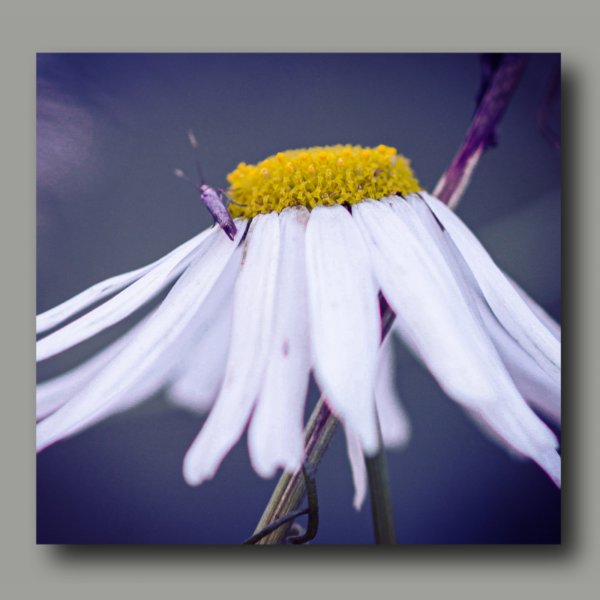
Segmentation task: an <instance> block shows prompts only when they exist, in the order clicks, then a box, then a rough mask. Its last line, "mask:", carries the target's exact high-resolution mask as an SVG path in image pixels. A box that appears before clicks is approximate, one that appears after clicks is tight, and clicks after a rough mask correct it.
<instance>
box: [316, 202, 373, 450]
mask: <svg viewBox="0 0 600 600" xmlns="http://www.w3.org/2000/svg"><path fill="white" fill-rule="evenodd" d="M306 268H307V275H308V295H309V310H310V313H309V314H310V336H311V346H312V355H313V362H314V371H315V378H316V380H317V383H318V384H319V387H320V388H321V391H322V392H323V393H324V394H325V396H326V398H327V403H328V404H329V406H330V407H331V409H332V411H333V412H334V413H335V415H336V416H337V417H338V418H339V419H340V420H341V421H342V422H343V423H344V425H348V426H350V427H351V428H352V430H353V431H355V432H356V435H358V437H359V439H360V441H361V444H362V448H363V451H364V452H365V454H367V455H373V454H375V453H376V452H377V449H378V445H379V441H378V435H377V424H376V423H377V422H376V420H375V403H374V397H373V383H374V380H375V368H376V361H377V350H378V348H379V341H380V337H381V320H380V317H379V308H378V304H377V290H376V288H375V285H374V281H373V275H372V272H371V264H370V260H369V255H368V252H367V249H366V247H365V244H364V242H363V241H362V239H361V235H360V232H359V231H358V229H357V227H356V224H355V223H354V220H353V218H352V217H351V216H350V214H349V212H348V211H347V210H346V209H345V208H343V207H342V206H339V205H335V206H322V205H319V206H317V207H315V208H314V209H313V210H312V212H311V215H310V220H309V222H308V226H307V228H306Z"/></svg>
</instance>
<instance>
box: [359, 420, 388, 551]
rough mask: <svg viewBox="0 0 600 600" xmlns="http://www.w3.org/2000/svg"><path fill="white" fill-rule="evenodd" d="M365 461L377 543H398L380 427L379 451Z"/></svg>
mask: <svg viewBox="0 0 600 600" xmlns="http://www.w3.org/2000/svg"><path fill="white" fill-rule="evenodd" d="M377 428H378V429H379V421H378V422H377ZM365 463H366V465H367V474H368V476H369V492H370V495H371V512H372V514H373V528H374V530H375V543H376V544H396V523H395V521H394V507H393V505H392V491H391V488H390V474H389V471H388V466H387V458H386V456H385V447H384V445H383V442H382V439H381V430H380V429H379V452H378V453H377V454H376V455H375V456H373V457H370V458H369V457H366V456H365Z"/></svg>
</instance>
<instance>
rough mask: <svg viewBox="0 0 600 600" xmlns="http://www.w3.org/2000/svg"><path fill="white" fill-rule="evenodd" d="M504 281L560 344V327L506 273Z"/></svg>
mask: <svg viewBox="0 0 600 600" xmlns="http://www.w3.org/2000/svg"><path fill="white" fill-rule="evenodd" d="M504 276H505V277H506V279H508V281H510V283H511V284H512V286H513V287H514V288H515V290H517V292H518V293H519V296H521V298H523V300H524V301H525V304H527V306H529V308H530V309H531V312H532V313H533V314H534V315H535V316H536V317H537V318H538V319H539V320H540V321H541V322H542V323H543V324H544V325H545V327H546V329H547V330H548V331H549V332H550V333H551V334H552V335H553V336H554V337H555V338H556V339H557V340H558V341H559V342H560V341H561V327H560V325H559V324H558V323H557V322H556V321H555V320H554V319H553V318H552V317H551V316H550V315H549V314H548V313H547V312H546V311H545V310H544V309H543V308H542V307H541V306H540V305H539V304H538V303H537V302H535V300H533V298H531V296H529V295H528V294H527V292H526V291H525V290H524V289H523V288H522V287H520V286H519V285H518V284H517V283H516V282H515V281H513V280H512V279H511V278H510V277H509V276H508V275H506V273H505V274H504Z"/></svg>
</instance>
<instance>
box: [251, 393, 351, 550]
mask: <svg viewBox="0 0 600 600" xmlns="http://www.w3.org/2000/svg"><path fill="white" fill-rule="evenodd" d="M339 423H340V422H339V421H338V420H337V419H336V418H335V417H334V416H333V414H332V413H331V411H330V410H329V407H328V406H327V404H326V402H325V397H324V396H321V398H320V400H319V402H318V403H317V406H315V409H314V411H313V413H312V415H311V416H310V419H309V421H308V424H307V425H306V429H305V430H304V447H305V454H306V458H307V460H308V461H309V462H310V466H311V467H312V470H313V473H314V474H316V472H317V469H318V468H319V465H320V464H321V461H322V460H323V456H324V455H325V452H326V450H327V448H328V447H329V444H330V442H331V440H332V439H333V435H334V434H335V432H336V430H337V428H338V425H339ZM305 495H306V485H305V482H304V477H303V475H302V469H301V468H300V469H298V471H296V472H295V473H288V472H284V473H283V474H282V475H281V478H280V479H279V482H278V484H277V487H276V488H275V491H274V492H273V495H272V496H271V500H269V504H267V507H266V508H265V511H264V513H263V516H262V517H261V519H260V521H259V523H258V525H257V526H256V530H255V531H254V533H255V534H256V533H258V532H259V531H261V530H262V529H264V528H265V527H267V526H268V525H270V524H271V523H272V522H273V521H276V520H277V519H280V518H282V517H284V516H285V515H287V514H288V513H290V512H292V511H293V510H296V509H297V508H298V507H299V506H300V504H301V503H302V500H304V496H305ZM291 526H292V522H291V521H290V522H288V523H286V524H285V525H282V526H281V527H279V528H278V529H276V530H275V531H274V532H273V533H270V534H269V535H267V536H265V537H264V538H262V539H261V540H260V541H258V542H257V544H256V545H257V546H260V545H272V544H285V538H286V537H287V535H288V532H289V530H290V527H291Z"/></svg>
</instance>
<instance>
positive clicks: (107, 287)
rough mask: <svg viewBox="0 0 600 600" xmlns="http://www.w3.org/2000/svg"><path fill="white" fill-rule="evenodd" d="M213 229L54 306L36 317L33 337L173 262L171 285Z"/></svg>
mask: <svg viewBox="0 0 600 600" xmlns="http://www.w3.org/2000/svg"><path fill="white" fill-rule="evenodd" d="M215 229H216V228H212V229H208V230H206V231H203V232H202V233H199V234H198V235H197V236H196V237H193V238H192V239H191V240H188V241H187V242H185V243H184V244H181V246H178V247H177V248H175V250H172V251H171V252H169V254H167V255H166V256H163V257H162V258H160V259H159V260H157V261H155V262H153V263H152V264H149V265H147V266H145V267H142V268H141V269H136V270H135V271H130V272H129V273H123V274H121V275H116V276H115V277H111V278H109V279H105V280H104V281H101V282H100V283H96V284H95V285H93V286H92V287H90V288H88V289H87V290H84V291H83V292H81V293H80V294H77V296H74V297H73V298H70V299H69V300H67V301H66V302H63V303H62V304H59V305H58V306H55V307H54V308H52V309H50V310H47V311H46V312H44V313H42V314H40V315H38V316H37V317H36V333H43V332H44V331H48V329H52V328H53V327H56V326H57V325H59V324H60V323H62V322H63V321H66V320H67V319H70V318H71V317H73V316H74V315H76V314H77V313H78V312H81V311H82V310H84V309H86V308H88V307H89V306H91V305H92V304H95V303H96V302H99V301H100V300H102V298H106V297H107V296H110V295H111V294H114V293H115V292H118V291H119V290H122V289H123V288H124V287H126V286H128V285H129V284H130V283H133V282H134V281H137V280H138V279H140V277H143V276H144V275H146V274H147V273H150V272H151V271H153V270H154V269H156V268H158V267H160V266H161V265H162V264H164V263H165V262H169V263H173V262H174V263H175V264H176V266H175V268H174V269H173V270H172V271H171V273H170V274H169V279H170V280H171V281H172V280H173V279H175V277H177V276H178V275H179V274H180V273H181V272H182V271H183V269H185V267H187V265H188V264H189V263H190V262H191V261H192V260H193V258H194V255H193V251H194V250H195V249H196V248H197V247H198V245H199V244H200V243H202V241H203V240H204V239H206V237H207V236H208V235H210V232H211V231H214V230H215ZM186 257H187V260H186ZM177 263H179V264H177ZM167 283H168V282H166V283H165V284H164V285H167Z"/></svg>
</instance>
